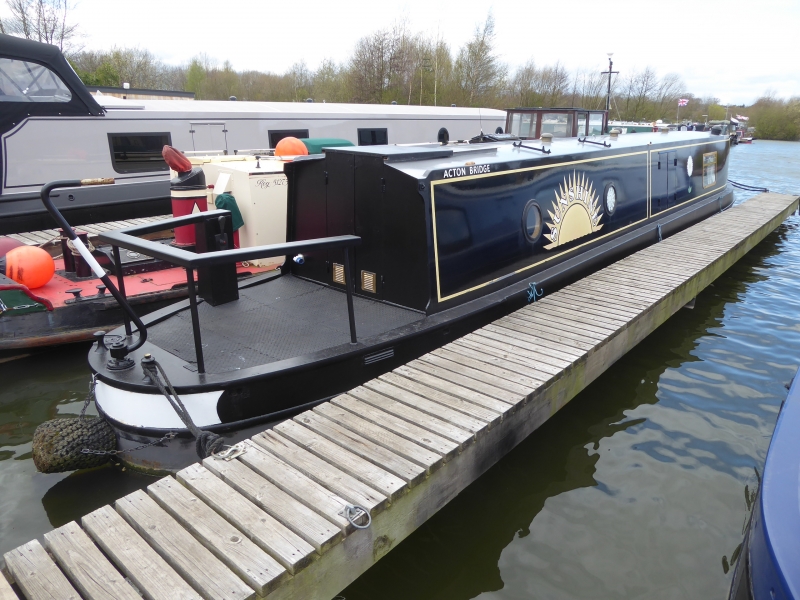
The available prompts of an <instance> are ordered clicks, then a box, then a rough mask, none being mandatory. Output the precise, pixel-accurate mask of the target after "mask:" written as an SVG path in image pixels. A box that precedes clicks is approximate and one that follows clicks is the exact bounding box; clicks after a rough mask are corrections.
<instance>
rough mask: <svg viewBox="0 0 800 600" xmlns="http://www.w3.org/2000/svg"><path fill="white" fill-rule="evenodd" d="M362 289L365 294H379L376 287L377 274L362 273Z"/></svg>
mask: <svg viewBox="0 0 800 600" xmlns="http://www.w3.org/2000/svg"><path fill="white" fill-rule="evenodd" d="M361 289H362V290H364V291H365V292H372V293H373V294H375V293H377V290H376V286H375V273H370V272H369V271H361Z"/></svg>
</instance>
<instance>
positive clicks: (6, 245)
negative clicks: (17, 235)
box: [0, 237, 25, 258]
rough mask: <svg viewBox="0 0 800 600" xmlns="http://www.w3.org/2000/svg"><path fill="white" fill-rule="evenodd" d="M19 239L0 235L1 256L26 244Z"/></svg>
mask: <svg viewBox="0 0 800 600" xmlns="http://www.w3.org/2000/svg"><path fill="white" fill-rule="evenodd" d="M24 245H25V244H23V243H22V242H20V241H19V240H15V239H14V238H10V237H0V258H3V257H4V256H5V255H6V253H7V252H8V251H9V250H13V249H14V248H19V247H20V246H24Z"/></svg>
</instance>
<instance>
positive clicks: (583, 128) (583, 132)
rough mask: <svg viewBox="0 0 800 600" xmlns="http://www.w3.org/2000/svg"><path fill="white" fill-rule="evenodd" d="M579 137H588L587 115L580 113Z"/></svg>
mask: <svg viewBox="0 0 800 600" xmlns="http://www.w3.org/2000/svg"><path fill="white" fill-rule="evenodd" d="M577 135H578V137H581V136H583V135H586V113H578V133H577Z"/></svg>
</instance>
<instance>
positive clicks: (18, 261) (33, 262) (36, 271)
mask: <svg viewBox="0 0 800 600" xmlns="http://www.w3.org/2000/svg"><path fill="white" fill-rule="evenodd" d="M55 272H56V264H55V262H53V257H51V256H50V255H49V254H48V253H47V252H46V251H45V250H42V249H41V248H37V247H36V246H21V247H19V248H14V249H13V250H9V251H8V253H7V254H6V277H10V278H11V279H13V280H14V281H16V282H17V283H21V284H22V285H25V286H27V287H28V288H30V289H35V288H38V287H42V286H43V285H44V284H46V283H47V282H48V281H50V280H51V279H52V278H53V274H54V273H55Z"/></svg>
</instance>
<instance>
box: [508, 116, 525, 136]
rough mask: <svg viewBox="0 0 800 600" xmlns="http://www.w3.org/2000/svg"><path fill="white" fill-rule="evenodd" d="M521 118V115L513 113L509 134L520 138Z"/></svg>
mask: <svg viewBox="0 0 800 600" xmlns="http://www.w3.org/2000/svg"><path fill="white" fill-rule="evenodd" d="M521 117H522V115H521V114H520V113H511V130H510V131H509V133H512V134H514V135H516V136H519V121H520V118H521Z"/></svg>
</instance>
